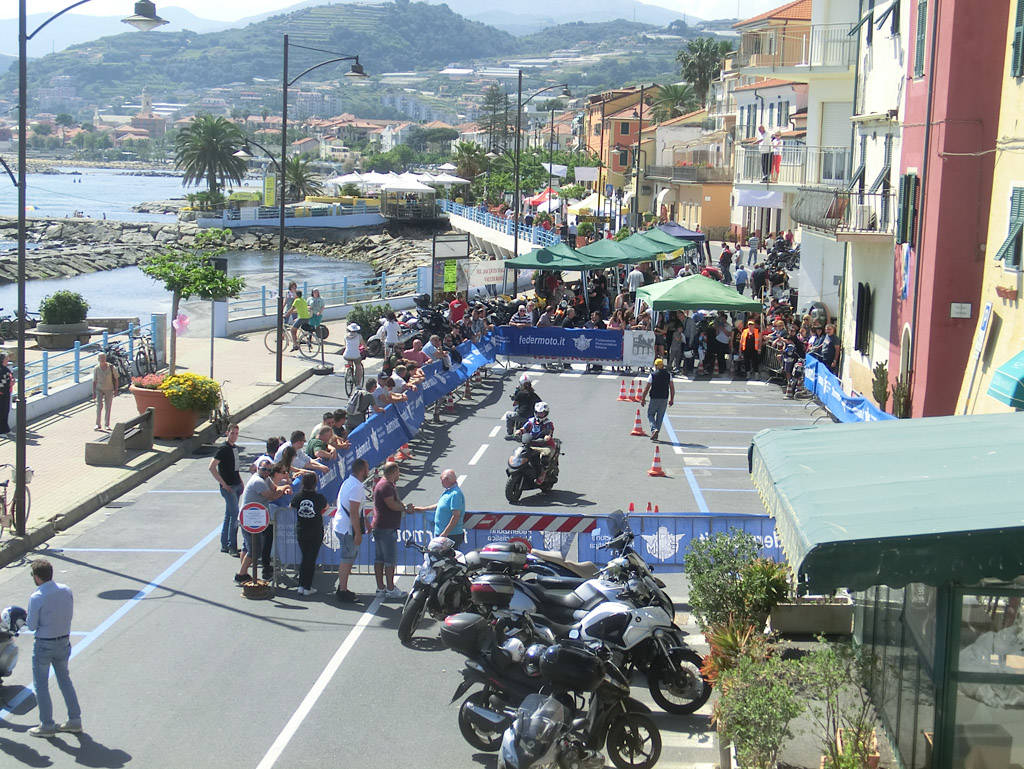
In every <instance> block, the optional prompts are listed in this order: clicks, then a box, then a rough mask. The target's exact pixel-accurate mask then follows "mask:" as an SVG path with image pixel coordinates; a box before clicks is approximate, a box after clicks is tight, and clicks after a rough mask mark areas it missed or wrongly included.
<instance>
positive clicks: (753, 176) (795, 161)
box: [735, 145, 850, 186]
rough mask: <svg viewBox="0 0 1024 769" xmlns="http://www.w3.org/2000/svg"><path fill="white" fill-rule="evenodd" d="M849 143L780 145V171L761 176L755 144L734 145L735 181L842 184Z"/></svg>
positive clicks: (847, 177)
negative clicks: (817, 145) (812, 145)
mask: <svg viewBox="0 0 1024 769" xmlns="http://www.w3.org/2000/svg"><path fill="white" fill-rule="evenodd" d="M849 160H850V149H849V147H806V146H803V145H789V146H784V147H783V148H782V164H781V166H780V167H779V172H778V173H777V174H775V173H769V176H768V179H767V180H766V179H765V177H764V169H763V167H762V165H761V151H760V149H759V148H758V147H757V146H745V147H737V148H736V162H735V168H736V179H735V181H736V182H737V183H747V184H749V183H761V182H764V183H768V182H769V181H770V183H771V184H790V185H799V184H823V185H826V186H843V185H845V184H847V183H848V182H849V180H850V165H849Z"/></svg>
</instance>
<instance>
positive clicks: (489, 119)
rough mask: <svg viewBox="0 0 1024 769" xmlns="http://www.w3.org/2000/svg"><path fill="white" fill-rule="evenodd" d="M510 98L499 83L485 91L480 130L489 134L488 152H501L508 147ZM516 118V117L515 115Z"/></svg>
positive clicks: (481, 108)
mask: <svg viewBox="0 0 1024 769" xmlns="http://www.w3.org/2000/svg"><path fill="white" fill-rule="evenodd" d="M509 114H510V111H509V98H508V94H507V93H505V91H504V90H502V89H501V88H500V87H499V86H498V85H497V83H492V84H491V85H489V86H487V90H486V91H484V100H483V104H482V105H481V107H480V120H479V123H480V128H481V130H483V132H484V133H486V134H487V150H488V151H489V152H500V151H501V150H503V149H505V148H506V147H508V144H509V135H510V134H511V133H512V130H511V129H510V128H509V118H508V116H509ZM513 117H514V115H513Z"/></svg>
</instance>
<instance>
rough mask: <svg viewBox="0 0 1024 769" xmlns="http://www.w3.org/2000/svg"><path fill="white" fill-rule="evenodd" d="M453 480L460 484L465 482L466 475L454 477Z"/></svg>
mask: <svg viewBox="0 0 1024 769" xmlns="http://www.w3.org/2000/svg"><path fill="white" fill-rule="evenodd" d="M455 482H456V483H457V484H459V485H460V486H461V485H462V484H463V483H465V482H466V476H465V475H460V476H459V477H458V478H456V479H455Z"/></svg>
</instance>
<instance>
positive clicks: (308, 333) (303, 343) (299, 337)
mask: <svg viewBox="0 0 1024 769" xmlns="http://www.w3.org/2000/svg"><path fill="white" fill-rule="evenodd" d="M326 338H327V327H326V326H321V325H319V324H318V325H316V326H314V325H312V324H305V325H303V326H301V327H300V328H299V333H298V334H296V336H295V341H296V343H297V344H298V346H299V355H301V356H302V357H303V358H319V357H320V351H321V350H322V349H323V346H324V339H326Z"/></svg>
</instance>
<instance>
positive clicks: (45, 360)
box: [43, 350, 50, 395]
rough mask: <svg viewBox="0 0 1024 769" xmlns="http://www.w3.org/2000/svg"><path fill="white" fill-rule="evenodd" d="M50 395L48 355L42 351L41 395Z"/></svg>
mask: <svg viewBox="0 0 1024 769" xmlns="http://www.w3.org/2000/svg"><path fill="white" fill-rule="evenodd" d="M49 394H50V353H48V352H47V351H46V350H43V395H49Z"/></svg>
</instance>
